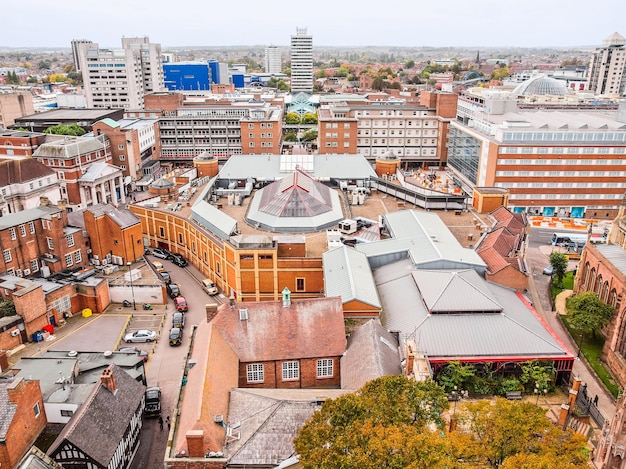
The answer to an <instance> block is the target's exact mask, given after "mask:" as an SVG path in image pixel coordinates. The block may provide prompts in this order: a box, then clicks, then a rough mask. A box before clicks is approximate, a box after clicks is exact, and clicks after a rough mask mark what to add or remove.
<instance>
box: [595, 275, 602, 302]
mask: <svg viewBox="0 0 626 469" xmlns="http://www.w3.org/2000/svg"><path fill="white" fill-rule="evenodd" d="M593 291H594V292H596V295H598V298H600V299H602V275H598V281H597V282H596V283H595V285H594V287H593Z"/></svg>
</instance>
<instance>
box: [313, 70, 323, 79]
mask: <svg viewBox="0 0 626 469" xmlns="http://www.w3.org/2000/svg"><path fill="white" fill-rule="evenodd" d="M313 76H314V77H315V78H326V70H324V69H321V70H318V71H317V72H315V74H314V75H313Z"/></svg>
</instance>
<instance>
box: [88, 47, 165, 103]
mask: <svg viewBox="0 0 626 469" xmlns="http://www.w3.org/2000/svg"><path fill="white" fill-rule="evenodd" d="M77 50H78V55H79V63H81V64H82V67H83V68H82V74H83V83H84V89H85V97H86V98H87V107H88V108H107V109H108V108H119V109H143V97H144V95H145V94H146V93H152V92H158V91H164V90H165V85H164V78H163V64H162V62H161V46H160V45H159V44H152V43H150V40H149V38H147V37H143V38H123V39H122V49H101V48H100V47H99V46H98V44H97V43H87V42H84V43H83V42H81V43H79V44H77Z"/></svg>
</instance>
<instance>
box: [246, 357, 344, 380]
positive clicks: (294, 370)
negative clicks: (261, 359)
mask: <svg viewBox="0 0 626 469" xmlns="http://www.w3.org/2000/svg"><path fill="white" fill-rule="evenodd" d="M316 376H317V378H332V377H333V376H334V361H333V359H332V358H322V359H319V360H317V363H316ZM298 379H300V363H299V362H297V361H286V362H282V380H283V381H294V380H298ZM246 381H247V382H248V383H263V382H264V381H265V365H264V364H263V363H251V364H249V365H246Z"/></svg>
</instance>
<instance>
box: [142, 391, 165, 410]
mask: <svg viewBox="0 0 626 469" xmlns="http://www.w3.org/2000/svg"><path fill="white" fill-rule="evenodd" d="M143 413H144V415H145V416H146V417H158V416H159V415H161V388H159V387H158V386H151V387H149V388H148V389H146V405H145V407H144V409H143Z"/></svg>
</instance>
